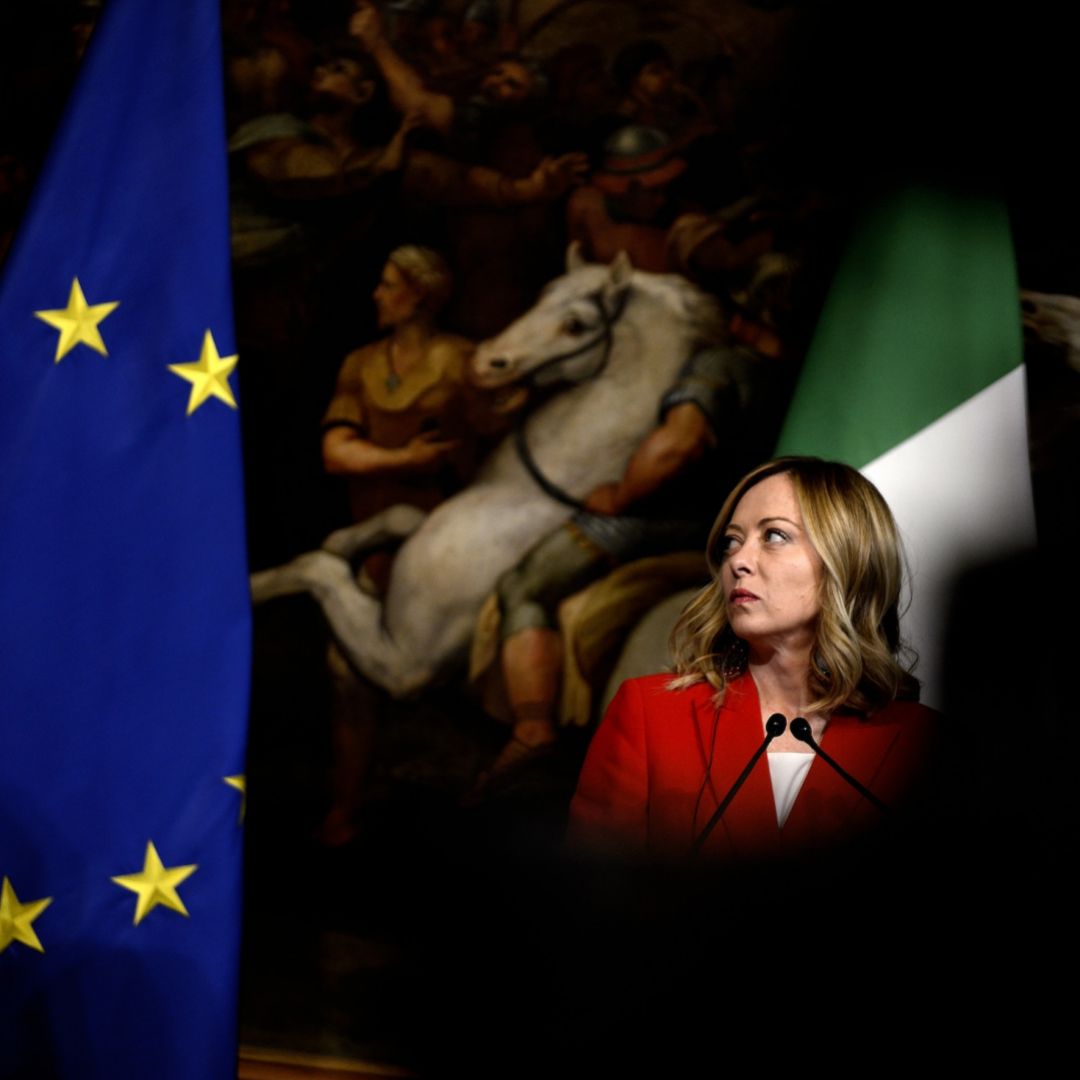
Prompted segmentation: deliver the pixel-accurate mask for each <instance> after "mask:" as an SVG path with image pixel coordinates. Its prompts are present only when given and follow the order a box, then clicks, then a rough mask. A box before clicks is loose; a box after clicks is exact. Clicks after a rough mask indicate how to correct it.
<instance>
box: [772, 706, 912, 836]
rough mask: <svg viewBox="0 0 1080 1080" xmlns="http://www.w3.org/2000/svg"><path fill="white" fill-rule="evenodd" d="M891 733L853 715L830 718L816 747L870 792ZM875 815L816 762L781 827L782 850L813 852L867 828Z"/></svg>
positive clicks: (837, 777) (875, 810) (843, 782)
mask: <svg viewBox="0 0 1080 1080" xmlns="http://www.w3.org/2000/svg"><path fill="white" fill-rule="evenodd" d="M895 738H896V731H895V730H894V729H893V728H892V727H891V726H890V725H880V726H879V725H876V724H874V723H870V722H867V721H865V720H862V719H861V718H859V717H858V716H855V715H852V714H850V713H848V714H841V715H839V716H834V717H833V718H832V719H831V720H830V721H829V724H828V726H827V727H826V729H825V734H824V736H823V737H822V739H821V748H822V749H823V750H824V751H825V752H826V753H827V754H829V756H830V757H832V758H833V759H834V760H835V761H836V762H837V764H839V765H842V766H843V767H844V768H845V769H846V770H847V771H848V772H849V773H851V775H852V776H854V777H855V779H856V780H858V781H859V783H861V784H863V785H864V786H865V787H867V788H869V789H870V790H871V791H873V790H874V778H875V776H876V775H877V773H878V771H879V770H880V768H881V766H882V764H883V762H884V761H885V759H886V757H887V756H888V754H889V751H890V749H891V748H892V745H893V742H894V740H895ZM880 819H881V811H880V810H878V808H877V807H876V806H874V805H873V804H872V803H870V802H868V801H867V800H866V799H865V798H864V797H863V796H862V795H860V794H859V793H858V792H857V791H856V790H855V789H854V788H853V787H852V786H851V785H850V784H848V783H847V781H846V780H844V779H843V777H841V776H840V775H839V774H838V773H837V772H836V771H835V770H833V769H831V768H830V767H829V765H828V764H827V763H826V762H824V761H822V760H821V759H820V758H817V759H816V760H815V761H814V763H813V764H812V765H811V766H810V772H809V774H808V775H807V777H806V781H805V783H804V784H803V787H802V790H801V791H800V792H799V796H798V798H797V799H796V800H795V805H794V806H793V807H792V808H791V814H790V815H789V817H788V820H787V823H786V824H785V826H784V841H785V846H801V847H814V846H816V845H817V844H820V843H822V842H823V841H824V842H826V843H828V842H829V841H830V840H834V839H837V838H840V837H843V836H845V835H850V834H851V833H853V832H855V831H858V829H859V828H860V827H862V826H865V825H873V824H874V823H876V822H877V821H880Z"/></svg>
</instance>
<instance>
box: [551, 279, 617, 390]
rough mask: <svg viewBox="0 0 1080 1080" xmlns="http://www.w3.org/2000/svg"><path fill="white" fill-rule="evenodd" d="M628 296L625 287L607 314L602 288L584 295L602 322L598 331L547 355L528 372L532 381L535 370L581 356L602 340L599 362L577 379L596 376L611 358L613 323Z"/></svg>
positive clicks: (582, 379)
mask: <svg viewBox="0 0 1080 1080" xmlns="http://www.w3.org/2000/svg"><path fill="white" fill-rule="evenodd" d="M629 298H630V289H629V288H626V289H624V290H623V291H622V292H621V293H620V294H619V298H618V300H617V301H616V302H615V307H614V309H613V310H612V311H611V314H610V315H609V314H608V310H607V308H605V307H604V290H603V289H597V290H596V291H595V292H591V293H588V294H587V295H586V296H585V299H586V300H589V301H591V302H592V304H593V306H594V307H595V308H596V310H597V313H598V314H599V316H600V319H601V321H602V322H603V326H602V327H601V328H600V333H599V334H597V335H596V337H594V338H592V339H591V340H590V341H586V342H585V343H584V344H583V345H578V346H577V347H576V348H573V349H567V351H566V352H561V353H557V354H556V355H555V356H549V357H548V358H547V359H546V360H545V361H544V362H543V363H542V364H538V365H537V366H536V367H534V368H533V369H532V371H531V372H530V380H533V381H534V380H535V379H536V374H537V372H540V371H544V370H545V369H546V368H549V367H551V366H552V364H561V363H562V362H563V361H564V360H573V359H574V357H576V356H582V355H583V354H585V353H587V352H588V351H589V350H590V349H594V348H596V346H597V345H599V344H600V343H601V342H603V343H604V351H603V353H602V354H601V356H600V363H599V364H597V365H596V367H595V368H593V370H592V371H590V372H589V373H588V374H586V375H583V376H582V377H581V379H580V380H579V381H580V382H584V381H585V380H586V379H594V378H596V376H597V375H599V374H600V372H601V371H603V370H604V368H606V367H607V364H608V360H610V359H611V346H612V345H613V344H614V342H613V340H612V332H613V331H614V329H615V324H616V323H617V322H618V321H619V320H620V319H621V318H622V316H623V312H624V311H626V303H627V301H628V300H629Z"/></svg>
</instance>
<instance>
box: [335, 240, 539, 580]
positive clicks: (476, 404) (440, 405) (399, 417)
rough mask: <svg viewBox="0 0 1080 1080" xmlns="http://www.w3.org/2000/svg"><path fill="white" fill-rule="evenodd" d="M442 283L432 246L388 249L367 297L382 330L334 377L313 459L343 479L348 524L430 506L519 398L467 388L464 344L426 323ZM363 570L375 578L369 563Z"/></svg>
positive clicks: (452, 487) (377, 570) (467, 467)
mask: <svg viewBox="0 0 1080 1080" xmlns="http://www.w3.org/2000/svg"><path fill="white" fill-rule="evenodd" d="M451 284H452V282H451V277H450V270H449V268H448V267H447V265H446V262H445V260H444V259H443V258H442V256H441V255H439V254H438V252H436V251H433V250H431V249H430V248H424V247H417V246H415V245H411V244H410V245H407V246H405V247H399V248H397V249H396V250H395V251H392V252H391V253H390V256H389V258H388V259H387V262H386V266H385V267H384V268H383V271H382V276H381V277H380V279H379V283H378V285H376V287H375V292H374V294H373V299H374V301H375V309H376V315H377V319H378V326H379V329H380V330H385V331H388V335H387V336H386V337H384V338H382V339H381V340H379V341H377V342H375V343H374V344H371V345H365V346H363V347H362V348H359V349H356V350H355V351H353V352H351V353H349V355H348V356H347V357H346V358H345V363H344V364H343V365H342V368H341V372H340V374H339V375H338V381H337V389H336V390H335V391H334V396H333V399H332V400H331V402H330V405H329V407H328V408H327V410H326V415H325V416H324V418H323V443H322V452H323V464H324V465H325V467H326V470H327V472H330V473H334V474H336V475H340V476H345V477H347V478H348V479H349V481H350V485H349V494H350V503H351V507H352V514H353V517H354V518H355V519H356V520H357V521H363V520H364V519H365V518H368V517H370V516H371V515H372V514H375V513H377V512H378V511H380V510H385V509H386V508H387V507H389V506H393V505H395V504H399V503H404V504H406V505H409V506H416V507H418V508H419V509H421V510H431V509H432V508H434V507H435V506H436V505H437V504H438V503H440V502H441V501H442V500H443V499H445V498H446V497H447V496H448V495H450V494H452V493H453V492H454V491H456V490H458V489H459V488H461V487H462V486H463V485H464V484H465V483H467V482H468V480H469V479H471V476H472V473H473V471H474V469H475V466H476V462H477V457H478V453H479V450H480V445H479V437H480V436H483V435H489V434H493V433H494V432H496V431H497V430H499V429H500V428H505V427H506V421H505V418H504V416H503V409H504V408H505V407H506V406H507V405H508V404H509V405H514V404H519V403H520V402H516V401H514V400H511V398H509V397H507V396H506V394H505V392H504V397H506V401H504V402H502V403H501V404H500V402H499V401H498V400H496V399H495V398H493V397H492V396H491V395H490V394H487V395H485V394H481V392H480V391H477V390H475V389H473V387H472V386H471V384H470V383H469V382H468V361H469V358H470V356H471V355H472V351H473V344H472V342H470V341H467V340H466V339H465V338H462V337H458V336H457V335H455V334H447V333H442V332H441V331H439V330H438V329H436V327H435V322H434V320H435V316H436V314H437V313H438V311H439V310H440V308H442V306H443V305H444V304H445V303H446V301H447V300H448V299H449V296H450V291H451ZM384 561H385V560H384ZM368 569H369V572H372V573H373V574H375V576H376V579H377V580H379V579H381V578H382V577H384V574H383V573H382V572H381V571H384V570H385V567H382V566H381V564H379V563H378V561H377V560H373V561H372V564H371V565H370V566H369V567H368ZM380 583H381V581H380Z"/></svg>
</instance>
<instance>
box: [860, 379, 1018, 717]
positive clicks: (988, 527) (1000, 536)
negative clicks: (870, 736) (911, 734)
mask: <svg viewBox="0 0 1080 1080" xmlns="http://www.w3.org/2000/svg"><path fill="white" fill-rule="evenodd" d="M1025 386H1026V381H1025V376H1024V367H1023V365H1022V364H1021V365H1020V366H1019V367H1017V368H1014V369H1013V370H1012V371H1011V372H1009V374H1007V375H1004V376H1003V377H1002V378H1000V379H998V380H997V381H996V382H994V383H991V384H990V385H989V386H988V387H987V388H986V389H985V390H982V391H980V392H979V393H978V394H976V395H975V396H974V397H972V398H969V399H968V400H967V401H965V402H964V403H963V404H962V405H958V406H957V407H956V408H955V409H952V410H950V411H949V412H947V413H945V415H944V416H942V417H940V418H939V419H937V420H935V421H934V423H932V424H930V425H928V426H927V427H925V428H923V429H922V431H920V432H918V433H917V434H915V435H912V436H911V438H909V439H905V440H904V441H903V442H902V443H899V444H898V445H897V446H894V447H893V448H892V449H891V450H889V451H887V452H886V453H884V454H882V455H881V457H879V458H877V459H875V460H874V461H871V462H870V464H869V465H867V466H866V467H865V468H864V469H863V470H862V472H863V473H864V475H865V476H867V477H868V478H869V479H870V480H872V481H873V482H874V483H875V484H876V485H877V486H878V488H879V489H880V490H881V493H882V494H883V495H884V496H885V498H886V500H887V501H888V503H889V505H890V506H891V507H892V511H893V514H895V516H896V520H897V522H898V523H899V524H900V528H901V532H902V534H903V538H904V546H905V549H906V551H907V556H908V560H909V565H910V568H911V576H912V581H911V586H912V590H913V595H914V599H913V601H912V604H911V607H910V608H909V610H908V611H907V613H906V615H905V616H904V620H903V624H902V631H903V634H904V639H905V640H906V641H908V642H909V643H911V645H912V646H913V647H914V648H915V649H916V650H917V651H918V653H919V666H918V668H917V669H916V674H917V675H918V676H919V678H920V680H921V681H922V684H923V692H922V700H923V702H924V703H925V704H927V705H931V706H933V707H935V708H941V707H942V705H943V701H942V696H943V674H944V673H943V662H944V656H943V647H944V637H945V619H946V616H947V614H948V608H949V604H950V603H951V601H952V595H953V588H954V586H955V584H956V581H957V579H958V577H959V575H960V574H961V573H962V572H963V571H965V570H967V569H970V568H973V567H976V566H978V565H979V564H980V563H982V562H985V561H988V560H997V559H1002V558H1006V557H1007V556H1009V555H1011V554H1014V553H1016V552H1017V551H1021V550H1023V549H1025V548H1030V547H1032V546H1034V543H1035V510H1034V506H1033V504H1032V496H1031V476H1030V472H1029V466H1028V441H1027V420H1026V394H1025Z"/></svg>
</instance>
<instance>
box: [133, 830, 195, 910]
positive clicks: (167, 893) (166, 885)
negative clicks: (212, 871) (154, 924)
mask: <svg viewBox="0 0 1080 1080" xmlns="http://www.w3.org/2000/svg"><path fill="white" fill-rule="evenodd" d="M196 870H198V866H195V865H192V866H162V864H161V858H160V857H159V856H158V853H157V848H155V847H154V845H153V843H152V842H150V843H147V845H146V859H145V861H144V862H143V868H142V872H141V873H138V874H124V875H123V876H122V877H114V878H113V879H112V880H113V881H115V882H116V884H117V885H121V886H123V888H125V889H130V890H131V891H132V892H133V893H137V894H138V896H139V900H138V902H137V903H136V904H135V925H136V926H138V925H139V923H141V922H142V921H143V919H145V918H146V916H147V915H149V914H150V912H151V911H153V910H154V908H156V907H157V906H158V905H159V904H160V905H162V906H163V907H167V908H171V909H172V910H173V911H179V912H180V914H181V915H186V914H187V908H186V907H184V901H183V900H181V899H180V895H179V893H177V891H176V886H177V885H179V884H180V882H181V881H185V880H186V879H187V878H189V877H191V875H192V874H194V873H195V871H196Z"/></svg>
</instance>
